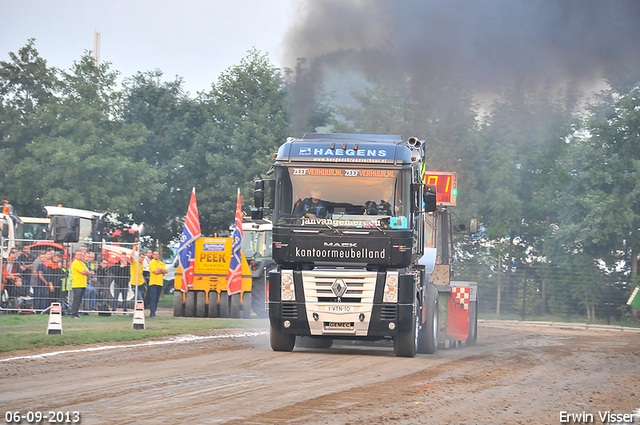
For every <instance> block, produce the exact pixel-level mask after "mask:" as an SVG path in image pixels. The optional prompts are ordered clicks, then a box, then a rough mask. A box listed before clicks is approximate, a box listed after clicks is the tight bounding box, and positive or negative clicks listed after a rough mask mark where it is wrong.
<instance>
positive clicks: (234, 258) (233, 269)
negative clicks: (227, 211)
mask: <svg viewBox="0 0 640 425" xmlns="http://www.w3.org/2000/svg"><path fill="white" fill-rule="evenodd" d="M242 236H243V233H242V204H241V202H240V189H238V202H237V204H236V228H235V229H233V236H232V239H233V240H232V242H231V261H229V273H228V274H227V293H228V294H229V295H232V294H237V293H239V292H240V291H241V290H242V249H241V246H242Z"/></svg>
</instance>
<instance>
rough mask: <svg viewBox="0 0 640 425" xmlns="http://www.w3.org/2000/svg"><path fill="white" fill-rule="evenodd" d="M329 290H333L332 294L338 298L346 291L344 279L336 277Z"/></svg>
mask: <svg viewBox="0 0 640 425" xmlns="http://www.w3.org/2000/svg"><path fill="white" fill-rule="evenodd" d="M331 292H333V295H335V296H336V297H338V298H340V297H342V296H343V295H344V293H345V292H347V284H346V283H344V280H342V279H336V280H335V282H333V284H332V285H331Z"/></svg>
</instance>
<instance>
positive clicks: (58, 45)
mask: <svg viewBox="0 0 640 425" xmlns="http://www.w3.org/2000/svg"><path fill="white" fill-rule="evenodd" d="M296 1H298V0H268V1H265V0H181V1H174V0H171V1H170V0H108V1H107V0H101V1H97V0H55V1H54V0H0V60H2V61H8V60H10V58H9V52H15V53H17V51H18V50H19V49H20V48H21V47H23V46H25V45H26V44H27V41H28V39H30V38H35V39H36V41H35V47H36V49H37V50H38V52H39V54H40V56H41V57H42V58H43V59H45V60H46V61H47V64H48V65H49V66H53V67H57V68H61V69H65V70H69V69H70V68H71V66H72V65H73V62H74V61H78V60H79V59H80V57H81V56H82V55H83V54H84V53H85V51H87V50H93V39H94V32H95V31H98V32H100V61H101V62H106V61H108V62H111V69H112V70H117V71H119V72H120V73H121V77H130V76H132V75H134V74H136V73H137V72H139V71H141V72H144V71H152V70H155V69H159V70H161V71H162V72H163V74H164V79H165V80H166V81H171V80H173V79H174V78H175V76H176V75H178V76H180V77H182V78H183V80H184V84H183V88H184V89H185V90H186V91H188V92H189V93H190V94H191V95H192V96H195V95H196V92H198V91H208V90H209V89H210V88H211V84H212V83H214V82H216V80H217V79H218V77H219V75H220V74H221V73H222V72H224V71H225V70H226V69H227V68H229V67H231V66H234V65H237V64H239V63H240V60H241V59H242V58H243V57H244V56H246V54H247V51H248V50H250V49H251V48H253V47H255V48H257V49H258V50H259V51H261V52H262V53H266V54H268V57H269V59H270V60H271V62H272V63H273V64H274V65H275V66H277V67H281V66H283V65H282V57H283V49H282V40H283V38H284V36H285V33H286V31H287V29H288V28H289V26H290V20H291V19H292V17H293V16H294V11H295V7H296Z"/></svg>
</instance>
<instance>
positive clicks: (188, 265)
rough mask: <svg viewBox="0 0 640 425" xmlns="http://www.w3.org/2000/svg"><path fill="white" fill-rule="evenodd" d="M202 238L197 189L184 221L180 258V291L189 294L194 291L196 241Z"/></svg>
mask: <svg viewBox="0 0 640 425" xmlns="http://www.w3.org/2000/svg"><path fill="white" fill-rule="evenodd" d="M198 237H200V217H199V216H198V204H197V203H196V188H195V187H194V188H193V191H192V192H191V199H190V200H189V208H188V209H187V217H186V218H185V220H184V228H183V229H182V236H181V237H180V248H178V257H179V259H180V267H181V268H182V285H181V287H180V290H181V291H182V292H187V291H188V290H189V289H193V272H194V268H195V257H196V239H198Z"/></svg>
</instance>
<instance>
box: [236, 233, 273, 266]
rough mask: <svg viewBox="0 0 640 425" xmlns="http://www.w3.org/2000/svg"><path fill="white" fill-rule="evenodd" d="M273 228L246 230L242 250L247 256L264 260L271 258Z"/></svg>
mask: <svg viewBox="0 0 640 425" xmlns="http://www.w3.org/2000/svg"><path fill="white" fill-rule="evenodd" d="M271 244H272V239H271V230H263V231H257V230H244V231H243V237H242V250H243V251H244V255H245V257H247V258H254V259H256V260H262V259H264V258H271Z"/></svg>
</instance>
